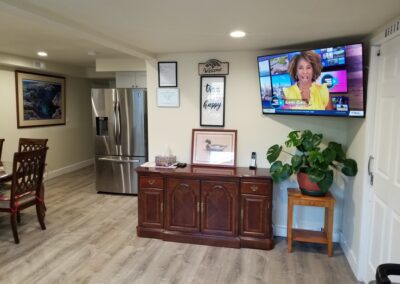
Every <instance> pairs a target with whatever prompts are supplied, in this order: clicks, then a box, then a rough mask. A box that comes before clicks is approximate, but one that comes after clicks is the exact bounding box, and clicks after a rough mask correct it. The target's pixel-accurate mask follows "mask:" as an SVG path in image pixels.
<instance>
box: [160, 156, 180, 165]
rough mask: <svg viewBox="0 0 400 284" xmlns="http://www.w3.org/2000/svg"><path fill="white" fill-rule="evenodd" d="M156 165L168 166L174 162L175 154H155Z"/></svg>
mask: <svg viewBox="0 0 400 284" xmlns="http://www.w3.org/2000/svg"><path fill="white" fill-rule="evenodd" d="M155 160H156V166H158V167H169V166H172V165H173V164H175V163H176V156H172V155H169V156H156V158H155Z"/></svg>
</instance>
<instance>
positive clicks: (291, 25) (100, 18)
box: [0, 0, 400, 67]
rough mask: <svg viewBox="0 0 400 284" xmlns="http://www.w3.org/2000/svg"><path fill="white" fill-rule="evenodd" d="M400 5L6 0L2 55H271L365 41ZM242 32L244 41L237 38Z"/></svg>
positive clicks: (86, 63) (1, 4)
mask: <svg viewBox="0 0 400 284" xmlns="http://www.w3.org/2000/svg"><path fill="white" fill-rule="evenodd" d="M399 15H400V0H384V1H378V0H329V1H328V0H247V1H243V0H201V1H194V0H0V53H8V54H14V55H20V56H26V57H30V58H35V57H36V52H37V51H38V50H42V49H43V50H46V51H47V52H48V53H49V56H48V58H47V59H46V60H48V61H50V62H57V63H63V64H70V65H76V66H82V67H93V66H94V63H95V57H93V56H89V55H88V51H95V52H96V54H97V55H96V56H97V57H99V58H123V57H127V56H136V57H139V58H142V59H146V58H155V57H156V56H157V54H160V53H175V52H203V51H204V52H209V51H232V50H264V49H274V48H278V47H283V46H291V45H292V46H293V45H299V44H302V43H307V42H316V41H321V42H322V41H328V40H329V39H337V40H340V39H348V38H352V39H360V38H363V37H364V36H366V35H368V34H371V33H372V32H374V31H376V30H377V29H378V28H379V27H381V26H382V25H384V24H385V23H387V22H388V21H390V20H391V19H393V18H395V17H396V16H399ZM235 29H241V30H244V31H246V32H247V34H248V36H247V37H246V38H244V39H232V38H230V37H229V32H231V31H232V30H235Z"/></svg>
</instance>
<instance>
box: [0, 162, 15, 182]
mask: <svg viewBox="0 0 400 284" xmlns="http://www.w3.org/2000/svg"><path fill="white" fill-rule="evenodd" d="M11 178H12V162H7V161H0V183H3V182H8V181H10V180H11Z"/></svg>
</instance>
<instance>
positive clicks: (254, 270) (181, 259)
mask: <svg viewBox="0 0 400 284" xmlns="http://www.w3.org/2000/svg"><path fill="white" fill-rule="evenodd" d="M46 205H47V215H46V226H47V230H45V231H42V230H41V229H40V226H39V224H38V222H37V219H36V214H35V210H34V207H32V208H29V209H27V210H24V211H23V213H22V222H21V224H20V225H19V227H18V229H19V236H20V241H21V243H20V244H19V245H16V244H14V242H13V238H12V233H11V228H10V225H9V216H8V215H7V214H5V213H1V215H0V283H146V284H147V283H149V284H152V283H229V284H231V283H245V284H250V283H357V282H356V281H355V278H354V276H353V274H352V272H351V269H350V267H349V265H348V263H347V261H346V258H345V256H344V254H343V252H342V250H341V249H340V247H339V246H338V245H337V244H335V246H334V256H333V257H331V258H329V257H328V256H327V255H326V246H323V245H312V244H297V243H295V244H294V247H293V249H294V252H293V253H291V254H288V253H287V242H286V239H285V238H276V239H275V241H276V247H275V248H274V249H273V250H271V251H263V250H254V249H230V248H216V247H209V246H200V245H190V244H181V243H172V242H164V241H161V240H154V239H146V238H138V237H137V236H136V224H137V198H136V197H132V196H118V195H106V194H96V192H95V188H94V173H93V168H92V167H89V168H85V169H82V170H79V171H77V172H74V173H70V174H66V175H63V176H60V177H57V178H55V179H52V180H49V181H47V182H46Z"/></svg>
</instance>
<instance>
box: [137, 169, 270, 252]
mask: <svg viewBox="0 0 400 284" xmlns="http://www.w3.org/2000/svg"><path fill="white" fill-rule="evenodd" d="M136 172H137V173H138V177H139V178H138V183H139V186H138V187H139V194H138V199H139V202H138V207H139V208H138V210H139V211H138V219H139V220H138V226H137V235H138V236H139V237H149V238H157V239H162V240H166V241H176V242H185V243H193V244H205V245H213V246H223V247H233V248H240V247H246V248H257V249H272V248H273V247H274V242H273V233H272V179H271V177H270V175H269V173H268V170H267V169H257V170H249V169H248V168H211V167H195V166H190V165H188V166H187V167H185V168H177V169H164V168H148V167H138V168H136Z"/></svg>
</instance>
